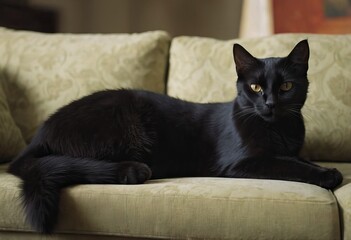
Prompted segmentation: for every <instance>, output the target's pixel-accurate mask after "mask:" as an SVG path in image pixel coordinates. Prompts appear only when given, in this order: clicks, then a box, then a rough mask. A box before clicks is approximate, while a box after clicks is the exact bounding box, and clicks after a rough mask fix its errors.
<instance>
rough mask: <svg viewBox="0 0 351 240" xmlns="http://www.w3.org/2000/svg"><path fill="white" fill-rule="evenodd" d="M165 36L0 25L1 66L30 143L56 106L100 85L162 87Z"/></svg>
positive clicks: (14, 111) (15, 113) (156, 89)
mask: <svg viewBox="0 0 351 240" xmlns="http://www.w3.org/2000/svg"><path fill="white" fill-rule="evenodd" d="M169 42H170V39H169V36H168V35H167V33H165V32H162V31H155V32H147V33H141V34H104V35H98V34H43V33H35V32H26V31H13V30H9V29H5V28H0V71H1V73H2V74H1V81H2V82H3V83H4V91H5V94H6V95H7V97H8V103H9V106H10V109H11V111H12V115H13V118H14V120H15V122H16V123H17V124H18V126H19V128H20V129H21V130H22V133H23V136H24V138H25V140H26V141H27V142H28V141H29V140H30V139H31V137H32V136H33V134H34V133H35V131H36V129H37V127H38V126H39V125H40V124H41V123H42V122H43V121H44V120H45V119H46V118H47V117H48V116H49V115H50V114H52V113H53V112H54V111H56V110H57V109H58V108H59V107H61V106H63V105H65V104H67V103H69V102H71V101H72V100H75V99H77V98H80V97H82V96H85V95H88V94H89V93H92V92H94V91H98V90H103V89H111V88H113V89H117V88H134V89H136V88H137V89H146V90H150V91H154V92H158V93H164V91H165V79H164V78H165V71H166V64H167V56H168V47H169Z"/></svg>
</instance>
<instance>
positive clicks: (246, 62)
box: [233, 43, 257, 74]
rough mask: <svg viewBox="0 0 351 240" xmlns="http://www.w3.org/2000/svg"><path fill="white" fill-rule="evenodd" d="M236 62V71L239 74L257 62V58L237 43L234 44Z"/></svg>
mask: <svg viewBox="0 0 351 240" xmlns="http://www.w3.org/2000/svg"><path fill="white" fill-rule="evenodd" d="M233 55H234V62H235V67H236V72H237V73H238V74H239V73H241V72H243V71H245V70H248V69H250V68H251V67H253V66H255V65H256V64H257V58H255V57H254V56H252V55H251V54H250V53H249V52H248V51H246V49H245V48H243V47H242V46H241V45H240V44H237V43H235V44H234V46H233Z"/></svg>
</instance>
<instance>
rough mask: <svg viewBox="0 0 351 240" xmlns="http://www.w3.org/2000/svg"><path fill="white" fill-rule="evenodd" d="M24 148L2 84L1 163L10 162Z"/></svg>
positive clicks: (0, 113) (0, 118) (0, 107)
mask: <svg viewBox="0 0 351 240" xmlns="http://www.w3.org/2000/svg"><path fill="white" fill-rule="evenodd" d="M24 147H25V142H24V139H23V137H22V134H21V131H20V130H19V128H18V127H17V126H16V124H15V121H14V120H13V119H12V116H11V113H10V110H9V106H8V104H7V100H6V96H5V93H4V91H3V89H2V86H1V82H0V163H4V162H8V161H10V160H11V159H12V158H13V157H15V156H16V155H17V154H18V153H19V152H20V151H21V150H22V149H23V148H24Z"/></svg>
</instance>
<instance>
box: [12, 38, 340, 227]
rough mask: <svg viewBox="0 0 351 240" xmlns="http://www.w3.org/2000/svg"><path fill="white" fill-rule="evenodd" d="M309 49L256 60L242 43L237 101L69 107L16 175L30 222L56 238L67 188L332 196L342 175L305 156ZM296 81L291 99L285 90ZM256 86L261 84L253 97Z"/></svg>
mask: <svg viewBox="0 0 351 240" xmlns="http://www.w3.org/2000/svg"><path fill="white" fill-rule="evenodd" d="M308 58H309V47H308V43H307V40H304V41H301V42H300V43H299V44H298V45H296V47H295V48H294V49H293V51H292V52H291V53H290V55H289V56H288V57H285V58H266V59H257V58H254V57H253V56H251V54H250V53H248V52H247V51H246V50H245V49H244V48H243V47H241V46H240V45H238V44H235V45H234V60H235V62H236V68H237V73H238V80H237V90H238V96H237V98H236V99H235V100H234V101H232V102H228V103H213V104H198V103H191V102H186V101H181V100H178V99H174V98H171V97H168V96H164V95H159V94H155V93H151V92H146V91H131V90H108V91H102V92H97V93H94V94H92V95H90V96H87V97H84V98H82V99H80V100H77V101H75V102H72V103H71V104H69V105H67V106H65V107H63V108H61V109H60V110H58V111H57V112H56V113H55V114H53V115H52V116H51V117H50V118H49V119H48V120H47V121H46V122H45V123H44V124H43V125H42V127H41V128H40V129H39V130H38V132H37V134H36V135H35V137H34V138H33V140H32V142H31V143H30V145H29V146H28V147H27V149H25V150H24V152H23V153H21V154H20V155H19V156H18V157H17V158H16V159H15V160H14V161H13V162H12V164H11V165H10V168H9V172H10V173H12V174H14V175H16V176H19V177H20V178H21V179H22V180H23V185H22V194H23V203H24V207H25V211H26V218H27V220H28V222H29V223H30V224H31V225H32V226H33V228H34V229H36V230H37V231H40V232H42V233H51V232H52V231H53V230H54V227H55V224H56V221H57V215H58V211H59V209H58V205H59V200H60V190H61V189H62V188H64V187H66V186H70V185H74V184H87V183H95V184H139V183H143V182H145V181H147V180H148V179H150V178H169V177H186V176H194V177H195V176H210V177H211V176H213V177H230V178H238V177H244V178H259V179H280V180H292V181H299V182H306V183H311V184H316V185H319V186H321V187H324V188H327V189H332V188H334V187H336V186H337V185H339V184H340V183H341V181H342V176H341V174H340V173H339V172H338V171H337V170H336V169H326V168H322V167H319V166H318V165H316V164H313V163H311V162H309V161H306V160H303V159H301V158H299V157H298V155H299V151H300V150H301V147H302V145H303V141H304V136H305V128H304V123H303V117H302V115H301V108H302V106H303V104H304V102H305V100H306V95H307V89H308V80H307V69H308ZM286 81H289V82H292V83H293V87H292V88H291V90H289V91H282V90H280V87H281V85H282V84H283V83H284V82H286ZM251 84H259V85H260V86H261V87H262V91H261V92H254V91H253V90H252V89H251V88H250V85H251Z"/></svg>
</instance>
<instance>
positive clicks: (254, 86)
mask: <svg viewBox="0 0 351 240" xmlns="http://www.w3.org/2000/svg"><path fill="white" fill-rule="evenodd" d="M250 87H251V90H252V91H254V92H255V93H259V92H262V87H261V86H260V85H258V84H251V85H250Z"/></svg>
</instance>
